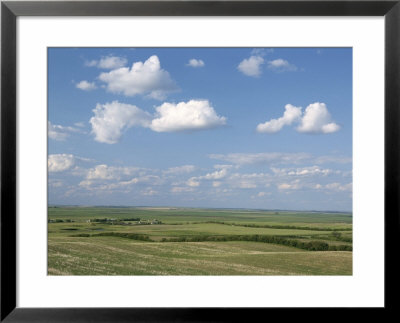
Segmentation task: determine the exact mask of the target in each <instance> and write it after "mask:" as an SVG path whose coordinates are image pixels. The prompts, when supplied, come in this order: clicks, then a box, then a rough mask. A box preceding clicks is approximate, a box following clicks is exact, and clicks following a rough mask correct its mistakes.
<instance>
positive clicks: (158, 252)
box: [48, 207, 352, 275]
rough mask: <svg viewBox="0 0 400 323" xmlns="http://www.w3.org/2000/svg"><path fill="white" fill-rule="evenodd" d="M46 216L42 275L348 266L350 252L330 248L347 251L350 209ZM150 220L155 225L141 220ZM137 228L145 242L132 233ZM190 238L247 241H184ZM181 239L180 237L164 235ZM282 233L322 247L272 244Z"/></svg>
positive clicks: (313, 271) (298, 271) (57, 212)
mask: <svg viewBox="0 0 400 323" xmlns="http://www.w3.org/2000/svg"><path fill="white" fill-rule="evenodd" d="M95 219H98V220H99V219H107V221H105V222H104V221H103V222H101V221H98V220H95ZM131 219H140V223H139V221H133V220H131ZM48 220H49V223H48V273H49V275H351V273H352V252H351V251H332V250H351V246H352V231H351V230H352V215H351V214H346V213H316V212H309V213H306V212H283V211H260V210H237V209H235V210H228V209H222V210H217V209H189V208H187V209H185V208H108V207H103V208H101V207H49V208H48ZM153 220H157V221H158V222H159V221H161V224H159V223H155V224H143V223H151V222H152V221H153ZM96 221H97V222H96ZM153 222H154V221H153ZM99 234H105V235H108V236H99ZM115 235H120V236H115ZM136 235H140V236H141V237H147V238H146V239H148V241H138V240H135V239H136V238H135V237H136ZM124 236H125V237H124ZM246 236H248V237H250V238H249V239H250V240H249V239H243V237H246ZM255 236H265V237H277V239H278V240H277V241H278V242H277V243H269V242H270V241H271V240H266V241H268V243H266V242H258V240H256V241H257V242H253V241H254V240H251V239H252V237H255ZM128 237H130V238H128ZM132 237H133V238H132ZM192 237H193V238H198V237H207V239H208V238H210V240H213V239H216V240H218V239H219V240H223V238H224V237H228V238H229V239H228V240H236V237H238V240H246V241H209V240H205V241H202V242H190V241H193V238H192ZM182 238H183V240H185V239H186V240H185V241H184V242H171V241H173V240H174V239H175V240H176V239H182ZM221 238H222V239H221ZM139 240H140V239H139ZM281 240H282V241H287V240H296V241H298V242H302V243H303V242H304V243H308V242H313V241H314V242H315V241H317V242H320V243H325V244H327V246H329V251H309V250H303V249H301V248H300V247H296V248H295V247H291V246H288V245H282V242H281V244H279V241H281ZM274 242H275V241H274ZM297 246H298V245H297ZM332 246H335V247H332ZM336 246H337V247H343V246H347V247H346V248H347V249H343V248H342V249H339V248H338V249H336ZM348 248H350V249H348ZM314 250H315V249H314ZM316 250H322V249H316ZM325 250H328V249H325Z"/></svg>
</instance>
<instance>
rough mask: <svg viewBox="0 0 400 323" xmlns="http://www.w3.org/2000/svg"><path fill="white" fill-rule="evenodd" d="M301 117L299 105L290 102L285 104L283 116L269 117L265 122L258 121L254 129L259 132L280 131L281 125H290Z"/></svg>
mask: <svg viewBox="0 0 400 323" xmlns="http://www.w3.org/2000/svg"><path fill="white" fill-rule="evenodd" d="M300 117H301V107H295V106H293V105H291V104H286V105H285V112H284V113H283V116H282V117H280V118H278V119H271V120H270V121H267V122H265V123H260V124H259V125H258V126H257V128H256V130H257V132H260V133H275V132H278V131H280V130H281V129H282V128H283V126H286V125H291V124H292V123H293V122H296V121H299V120H300Z"/></svg>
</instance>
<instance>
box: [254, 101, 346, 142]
mask: <svg viewBox="0 0 400 323" xmlns="http://www.w3.org/2000/svg"><path fill="white" fill-rule="evenodd" d="M293 123H299V126H298V127H297V128H296V129H297V131H298V132H301V133H322V134H327V133H333V132H336V131H338V130H339V129H340V126H339V125H337V124H336V123H334V122H332V120H331V115H330V114H329V111H328V109H327V108H326V105H325V103H320V102H315V103H312V104H310V105H309V106H307V108H306V109H305V111H304V113H303V114H302V111H301V107H295V106H293V105H291V104H286V106H285V112H284V113H283V116H282V117H280V118H278V119H271V120H270V121H267V122H265V123H260V124H258V125H257V127H256V130H257V132H259V133H276V132H278V131H280V130H281V129H282V128H283V126H285V125H291V124H293Z"/></svg>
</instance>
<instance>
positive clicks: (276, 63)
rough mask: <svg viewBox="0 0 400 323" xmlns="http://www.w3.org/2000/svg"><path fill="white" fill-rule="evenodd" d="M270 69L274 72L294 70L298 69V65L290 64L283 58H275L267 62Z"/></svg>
mask: <svg viewBox="0 0 400 323" xmlns="http://www.w3.org/2000/svg"><path fill="white" fill-rule="evenodd" d="M267 67H268V69H270V70H272V71H274V72H294V71H297V66H295V65H293V64H290V63H289V62H288V61H287V60H284V59H282V58H278V59H274V60H272V61H269V62H268V63H267Z"/></svg>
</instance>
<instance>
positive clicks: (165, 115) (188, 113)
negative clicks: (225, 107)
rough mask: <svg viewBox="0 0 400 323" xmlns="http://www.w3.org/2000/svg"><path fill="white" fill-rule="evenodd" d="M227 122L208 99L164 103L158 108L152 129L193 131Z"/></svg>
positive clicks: (160, 130) (158, 130) (152, 122)
mask: <svg viewBox="0 0 400 323" xmlns="http://www.w3.org/2000/svg"><path fill="white" fill-rule="evenodd" d="M225 123H226V118H225V117H220V116H218V115H217V113H216V112H215V110H214V108H213V107H212V106H211V105H210V103H209V102H208V101H207V100H190V101H188V102H180V103H178V104H174V103H164V104H162V105H161V106H159V107H157V108H156V117H155V119H153V120H152V121H151V125H150V129H152V130H153V131H157V132H174V131H191V130H202V129H209V128H215V127H218V126H222V125H224V124H225Z"/></svg>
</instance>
